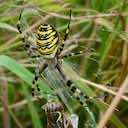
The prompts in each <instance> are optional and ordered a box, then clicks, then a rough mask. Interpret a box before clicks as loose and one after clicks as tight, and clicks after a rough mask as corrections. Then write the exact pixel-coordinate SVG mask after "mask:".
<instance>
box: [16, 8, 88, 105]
mask: <svg viewBox="0 0 128 128" xmlns="http://www.w3.org/2000/svg"><path fill="white" fill-rule="evenodd" d="M21 16H22V13H21V14H20V17H19V21H18V24H17V28H18V31H19V33H20V34H22V40H23V42H24V44H25V46H26V48H27V50H28V52H29V53H30V54H31V55H32V56H33V55H34V56H37V57H39V56H40V57H42V58H43V60H44V62H42V63H41V64H39V65H38V67H37V68H36V70H35V77H34V79H33V81H32V96H34V95H35V89H36V88H37V90H38V91H40V89H39V87H38V84H37V81H38V79H39V77H40V76H41V73H42V72H43V71H44V70H45V69H46V68H48V66H50V65H52V66H54V67H55V68H56V69H57V70H58V71H59V73H60V76H61V77H62V78H63V80H64V81H65V85H67V87H68V88H69V89H70V92H72V94H73V96H74V97H75V98H76V99H77V100H78V101H79V102H80V104H82V105H85V104H86V100H87V99H89V97H88V96H87V95H85V94H84V93H83V92H81V90H80V89H78V88H77V87H76V86H75V83H74V82H73V81H72V80H71V79H69V78H68V76H66V75H65V74H64V72H63V70H62V68H61V60H62V59H63V58H64V57H70V56H73V55H76V54H81V51H80V52H79V53H69V54H68V55H67V54H64V55H61V52H62V51H63V50H64V45H65V41H66V40H67V37H68V34H69V29H70V21H71V10H70V20H69V22H68V25H67V29H66V31H65V35H64V39H63V40H61V39H60V35H59V34H58V32H57V30H56V29H55V28H54V27H53V26H51V25H49V24H40V25H39V27H38V29H37V32H36V39H35V41H33V42H32V41H31V40H30V36H32V35H33V33H32V32H30V33H29V32H27V33H25V34H24V33H23V32H22V26H23V25H22V24H21V21H20V20H21ZM35 52H36V53H38V55H36V54H34V53H35ZM81 97H82V98H81ZM83 99H84V100H83Z"/></svg>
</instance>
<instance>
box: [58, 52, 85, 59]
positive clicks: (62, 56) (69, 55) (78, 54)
mask: <svg viewBox="0 0 128 128" xmlns="http://www.w3.org/2000/svg"><path fill="white" fill-rule="evenodd" d="M84 53H85V51H79V52H75V53H74V52H70V53H66V54H63V55H60V56H59V58H61V59H62V58H68V57H74V56H80V55H83V54H84Z"/></svg>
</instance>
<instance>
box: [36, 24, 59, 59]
mask: <svg viewBox="0 0 128 128" xmlns="http://www.w3.org/2000/svg"><path fill="white" fill-rule="evenodd" d="M58 43H59V36H58V34H57V31H56V30H55V29H54V28H53V27H52V26H51V25H47V24H44V25H40V26H39V28H38V30H37V42H36V44H37V47H38V51H39V52H40V53H41V54H42V55H44V56H45V55H51V54H54V55H53V57H55V53H56V51H57V48H58ZM49 58H50V56H49Z"/></svg>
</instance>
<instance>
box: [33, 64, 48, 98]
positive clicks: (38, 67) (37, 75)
mask: <svg viewBox="0 0 128 128" xmlns="http://www.w3.org/2000/svg"><path fill="white" fill-rule="evenodd" d="M47 67H48V64H47V63H45V62H44V63H42V64H41V65H38V66H37V68H36V70H35V76H34V79H33V81H32V96H35V88H37V91H38V92H39V91H40V88H39V86H38V84H37V81H38V79H39V77H40V74H41V73H42V72H43V71H44V70H45V69H46V68H47Z"/></svg>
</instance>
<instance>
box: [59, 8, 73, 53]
mask: <svg viewBox="0 0 128 128" xmlns="http://www.w3.org/2000/svg"><path fill="white" fill-rule="evenodd" d="M69 17H70V18H69V23H68V26H67V29H66V31H65V35H64V40H63V41H62V44H61V45H60V47H59V54H60V53H61V52H62V51H63V49H64V43H65V41H66V40H67V37H68V34H69V29H70V22H71V10H70V14H69Z"/></svg>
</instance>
